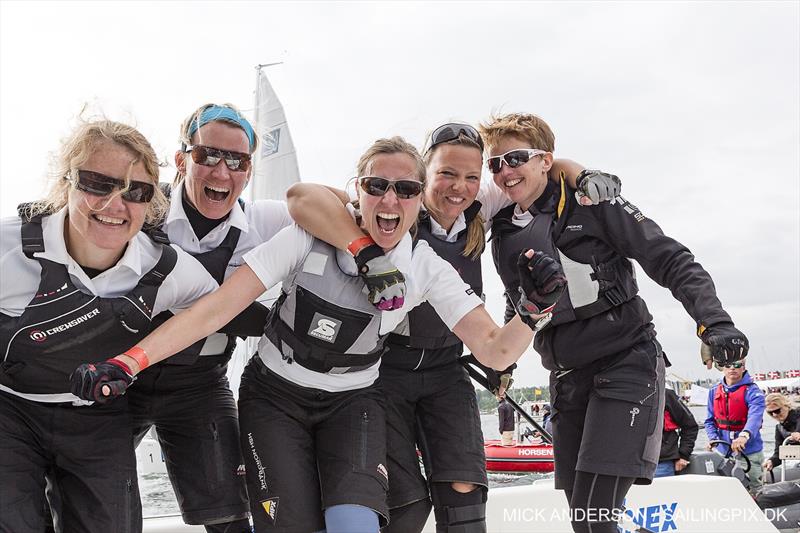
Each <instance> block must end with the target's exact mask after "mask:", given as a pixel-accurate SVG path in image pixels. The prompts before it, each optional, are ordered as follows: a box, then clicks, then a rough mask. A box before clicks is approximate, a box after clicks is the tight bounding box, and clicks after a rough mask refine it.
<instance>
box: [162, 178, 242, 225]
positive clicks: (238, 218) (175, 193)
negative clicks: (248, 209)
mask: <svg viewBox="0 0 800 533" xmlns="http://www.w3.org/2000/svg"><path fill="white" fill-rule="evenodd" d="M184 181H185V180H182V181H181V182H180V183H179V184H178V185H176V186H175V187H174V188H173V189H172V194H171V195H170V202H169V210H168V211H167V218H166V219H165V220H164V226H165V227H166V226H169V225H170V224H171V223H173V222H175V221H178V220H183V221H184V222H185V223H186V224H187V225H189V226H190V227H191V224H189V217H187V216H186V211H185V210H184V209H183V202H181V200H180V199H181V198H183V191H184V189H185V188H184ZM228 226H234V227H237V228H239V229H240V230H241V231H242V233H247V231H248V230H249V229H250V224H249V223H248V222H247V215H245V214H244V211H243V210H242V206H241V205H240V204H239V201H238V200H237V201H236V202H235V203H234V204H233V209H231V212H230V215H228V218H226V219H225V220H224V221H223V222H222V224H220V225H219V226H218V227H217V228H215V229H214V230H212V231H211V233H209V235H210V234H212V233H215V232H216V231H217V230H218V229H219V228H227V227H228Z"/></svg>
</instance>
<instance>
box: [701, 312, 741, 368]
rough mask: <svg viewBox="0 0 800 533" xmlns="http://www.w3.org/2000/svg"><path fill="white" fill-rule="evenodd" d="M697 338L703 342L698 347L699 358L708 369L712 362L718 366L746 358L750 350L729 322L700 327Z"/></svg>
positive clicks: (739, 333) (739, 332)
mask: <svg viewBox="0 0 800 533" xmlns="http://www.w3.org/2000/svg"><path fill="white" fill-rule="evenodd" d="M698 337H700V340H701V341H703V344H702V345H701V346H700V357H701V358H702V360H703V363H704V364H706V365H707V366H709V367H710V365H709V363H710V362H711V361H712V360H713V361H714V362H715V363H717V364H718V365H720V366H725V365H727V364H730V363H735V362H736V361H740V360H742V359H744V358H745V357H747V352H748V350H749V349H750V343H749V342H748V340H747V337H745V335H744V333H742V332H741V331H739V330H738V329H736V328H735V327H734V326H733V323H731V322H720V323H718V324H714V325H712V326H708V327H704V326H701V327H700V330H699V331H698Z"/></svg>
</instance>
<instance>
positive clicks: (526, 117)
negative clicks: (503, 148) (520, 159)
mask: <svg viewBox="0 0 800 533" xmlns="http://www.w3.org/2000/svg"><path fill="white" fill-rule="evenodd" d="M478 131H480V133H481V137H483V141H484V142H485V143H486V147H487V148H491V147H493V146H497V145H498V144H499V143H500V140H501V139H502V138H503V137H507V136H512V137H516V138H518V139H520V140H522V141H525V142H527V143H528V144H530V145H531V148H536V149H539V150H545V151H547V152H552V151H553V150H554V149H555V142H556V138H555V135H553V130H551V129H550V126H548V125H547V122H545V121H544V120H542V119H541V118H540V117H538V116H536V115H532V114H530V113H509V114H508V115H501V116H495V115H492V117H491V118H490V120H489V122H487V123H482V124H480V125H479V126H478Z"/></svg>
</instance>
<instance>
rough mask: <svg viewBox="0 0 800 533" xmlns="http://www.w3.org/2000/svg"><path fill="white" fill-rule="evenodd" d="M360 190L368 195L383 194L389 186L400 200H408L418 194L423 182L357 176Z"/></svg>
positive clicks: (423, 185)
mask: <svg viewBox="0 0 800 533" xmlns="http://www.w3.org/2000/svg"><path fill="white" fill-rule="evenodd" d="M358 183H359V185H360V186H361V190H362V191H364V192H365V193H367V194H369V195H370V196H383V195H384V194H386V192H387V191H388V190H389V189H390V188H391V189H393V190H394V193H395V194H396V195H397V197H398V198H400V199H401V200H408V199H409V198H415V197H417V196H419V195H420V193H421V192H422V189H423V188H424V187H425V184H424V183H422V182H421V181H416V180H396V181H393V180H387V179H386V178H381V177H379V176H363V177H360V178H358Z"/></svg>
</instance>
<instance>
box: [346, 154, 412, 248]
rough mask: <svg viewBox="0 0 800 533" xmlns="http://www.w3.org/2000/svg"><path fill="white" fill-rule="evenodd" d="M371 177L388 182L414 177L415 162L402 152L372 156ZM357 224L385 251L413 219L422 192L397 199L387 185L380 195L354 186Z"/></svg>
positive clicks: (393, 243) (391, 246)
mask: <svg viewBox="0 0 800 533" xmlns="http://www.w3.org/2000/svg"><path fill="white" fill-rule="evenodd" d="M367 170H368V174H369V175H371V176H380V177H382V178H386V179H388V180H390V181H396V180H400V179H403V180H418V177H417V163H416V161H414V159H413V158H412V157H411V156H409V155H407V154H404V153H393V154H380V155H376V156H375V157H374V158H373V159H372V160H371V163H370V165H369V166H368V168H367ZM357 190H358V197H359V206H360V209H361V227H362V228H364V230H366V231H367V232H368V233H369V235H370V237H372V239H373V240H374V241H375V242H376V243H377V244H378V246H380V247H381V248H383V249H384V250H385V251H388V250H391V249H392V248H394V247H395V246H397V243H399V242H400V240H401V239H402V238H403V236H405V234H406V233H408V230H409V229H410V228H411V226H412V225H413V224H414V223H415V222H416V221H417V216H418V215H419V208H420V205H421V203H422V195H421V194H420V195H419V196H416V197H415V198H408V199H400V198H398V197H397V194H395V192H394V189H392V188H389V190H388V191H386V194H384V195H383V196H372V195H370V194H367V193H366V192H364V191H363V190H362V189H361V188H360V187H357Z"/></svg>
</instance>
